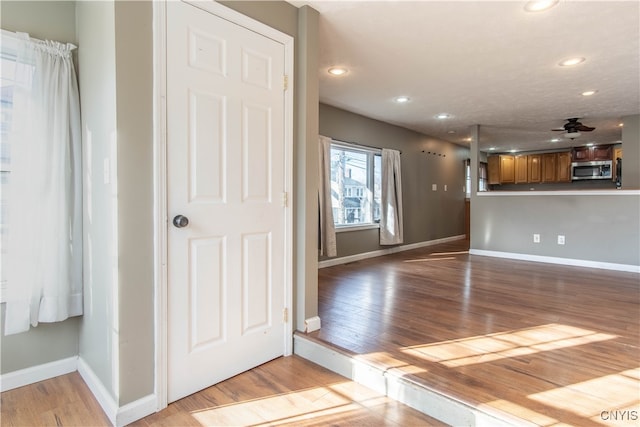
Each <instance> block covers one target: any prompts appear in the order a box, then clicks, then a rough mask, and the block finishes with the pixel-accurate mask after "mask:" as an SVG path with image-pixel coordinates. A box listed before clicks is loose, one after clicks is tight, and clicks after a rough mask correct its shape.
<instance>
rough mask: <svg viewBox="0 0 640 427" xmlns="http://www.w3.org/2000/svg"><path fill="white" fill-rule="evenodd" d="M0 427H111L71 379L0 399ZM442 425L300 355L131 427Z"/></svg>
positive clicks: (195, 396)
mask: <svg viewBox="0 0 640 427" xmlns="http://www.w3.org/2000/svg"><path fill="white" fill-rule="evenodd" d="M1 416H2V418H1V425H2V426H83V427H84V426H109V425H110V423H109V420H108V419H107V417H106V416H105V415H104V413H103V412H102V410H101V408H100V406H99V405H98V403H97V402H96V401H95V399H94V398H93V396H92V395H91V393H90V391H89V390H88V388H87V386H86V385H85V384H84V382H83V381H82V378H81V377H80V375H79V374H78V373H77V372H74V373H72V374H68V375H63V376H60V377H57V378H53V379H51V380H47V381H43V382H41V383H37V384H33V385H30V386H26V387H21V388H18V389H15V390H10V391H7V392H4V393H2V413H1ZM240 425H242V426H263V425H264V426H266V425H271V426H276V425H292V426H293V425H295V426H328V425H333V426H353V425H359V426H382V425H386V426H442V425H444V424H442V423H440V422H438V421H437V420H435V419H433V418H430V417H428V416H426V415H424V414H422V413H420V412H418V411H415V410H413V409H411V408H409V407H407V406H405V405H402V404H400V403H398V402H396V401H394V400H391V399H389V398H387V397H385V396H383V395H380V394H378V393H375V392H373V391H371V390H369V389H367V388H366V387H363V386H361V385H359V384H356V383H354V382H352V381H349V380H347V379H346V378H344V377H341V376H340V375H337V374H334V373H333V372H331V371H328V370H327V369H324V368H322V367H320V366H318V365H315V364H313V363H311V362H309V361H306V360H305V359H302V358H300V357H298V356H291V357H281V358H279V359H276V360H273V361H271V362H269V363H266V364H264V365H262V366H259V367H257V368H255V369H252V370H251V371H249V372H245V373H243V374H241V375H238V376H236V377H233V378H231V379H229V380H227V381H223V382H221V383H219V384H217V385H215V386H213V387H209V388H207V389H205V390H202V391H201V392H198V393H195V394H193V395H191V396H188V397H186V398H184V399H181V400H179V401H177V402H174V403H172V404H170V405H169V406H168V407H167V408H166V409H164V410H163V411H160V412H158V413H156V414H153V415H150V416H148V417H146V418H143V419H142V420H139V421H137V422H135V423H133V424H131V426H137V427H149V426H240Z"/></svg>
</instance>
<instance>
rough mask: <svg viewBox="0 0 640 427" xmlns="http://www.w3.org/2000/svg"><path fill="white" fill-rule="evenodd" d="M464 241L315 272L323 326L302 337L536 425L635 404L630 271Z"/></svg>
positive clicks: (594, 416) (637, 283)
mask: <svg viewBox="0 0 640 427" xmlns="http://www.w3.org/2000/svg"><path fill="white" fill-rule="evenodd" d="M466 245H467V243H466V242H465V241H459V242H451V243H447V244H443V245H439V246H434V247H428V248H422V249H417V250H414V251H408V252H401V253H397V254H393V255H389V256H385V257H380V258H375V259H369V260H362V261H357V262H353V263H350V264H347V265H338V266H334V267H328V268H323V269H321V270H320V272H319V315H320V318H321V319H322V329H321V330H319V331H316V332H313V333H311V334H310V336H311V337H312V338H314V339H316V340H318V341H321V342H325V343H327V344H329V345H335V346H337V347H339V348H341V349H344V350H346V351H348V352H353V353H356V354H358V357H359V358H361V359H364V360H369V361H370V362H371V363H373V364H376V365H378V366H382V367H384V365H385V364H386V366H387V367H388V368H392V367H393V368H397V369H400V370H404V371H406V372H407V375H411V377H412V378H413V379H414V380H416V381H418V382H420V383H422V384H424V385H425V386H427V387H429V388H432V389H436V390H441V391H442V392H443V393H445V394H447V395H449V396H454V397H455V398H458V399H461V400H463V401H466V402H469V403H472V404H474V405H477V406H484V407H493V408H498V409H500V410H503V411H506V412H508V413H509V414H511V415H515V416H520V417H522V418H523V419H526V420H529V421H532V422H534V423H535V422H538V423H540V420H543V419H545V417H547V416H548V417H550V423H557V424H563V423H565V424H568V425H596V424H598V423H599V422H603V420H600V419H598V417H599V416H600V415H599V414H600V412H601V411H604V410H609V409H610V408H616V407H631V408H634V409H635V410H636V411H637V412H640V382H639V381H638V379H637V378H635V379H634V378H630V377H629V375H627V374H624V373H628V372H636V370H637V369H638V368H639V366H640V280H639V278H640V276H639V275H638V274H636V273H626V272H615V271H607V270H597V269H590V268H583V267H575V266H561V265H550V264H541V263H533V262H526V261H516V260H505V259H497V258H490V257H479V256H472V255H469V254H468V253H467V251H466V250H467V246H466ZM602 390H608V391H607V392H606V393H603V392H602ZM625 395H631V396H630V398H629V399H626V400H625V399H623V398H622V397H621V396H625ZM621 405H622V406H621ZM632 421H633V420H627V421H626V423H627V425H631V424H630V423H631V422H632ZM620 425H625V422H624V421H623V423H622V424H620Z"/></svg>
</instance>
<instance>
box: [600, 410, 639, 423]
mask: <svg viewBox="0 0 640 427" xmlns="http://www.w3.org/2000/svg"><path fill="white" fill-rule="evenodd" d="M600 419H601V420H603V421H637V420H638V419H640V411H638V410H636V409H625V410H621V409H612V410H609V411H602V412H600Z"/></svg>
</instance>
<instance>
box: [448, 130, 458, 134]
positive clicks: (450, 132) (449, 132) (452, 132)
mask: <svg viewBox="0 0 640 427" xmlns="http://www.w3.org/2000/svg"><path fill="white" fill-rule="evenodd" d="M447 133H448V134H454V133H456V131H455V130H450V131H447Z"/></svg>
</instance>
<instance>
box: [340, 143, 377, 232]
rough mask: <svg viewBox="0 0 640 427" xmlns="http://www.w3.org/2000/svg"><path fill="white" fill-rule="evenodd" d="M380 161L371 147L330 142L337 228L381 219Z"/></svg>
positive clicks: (372, 222) (370, 222)
mask: <svg viewBox="0 0 640 427" xmlns="http://www.w3.org/2000/svg"><path fill="white" fill-rule="evenodd" d="M381 175H382V161H381V157H380V155H379V154H378V153H377V152H376V151H374V150H368V149H365V148H360V147H355V146H351V145H347V144H336V143H332V144H331V205H332V207H333V221H334V223H335V225H336V227H345V226H353V225H371V224H375V223H378V222H380V189H381V181H382V177H381Z"/></svg>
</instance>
